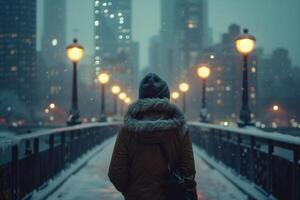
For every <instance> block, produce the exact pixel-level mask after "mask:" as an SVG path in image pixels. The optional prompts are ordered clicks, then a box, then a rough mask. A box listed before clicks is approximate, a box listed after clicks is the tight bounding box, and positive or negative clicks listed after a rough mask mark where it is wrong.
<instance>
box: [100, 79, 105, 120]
mask: <svg viewBox="0 0 300 200" xmlns="http://www.w3.org/2000/svg"><path fill="white" fill-rule="evenodd" d="M100 89H101V110H100V121H105V84H102V83H101V84H100Z"/></svg>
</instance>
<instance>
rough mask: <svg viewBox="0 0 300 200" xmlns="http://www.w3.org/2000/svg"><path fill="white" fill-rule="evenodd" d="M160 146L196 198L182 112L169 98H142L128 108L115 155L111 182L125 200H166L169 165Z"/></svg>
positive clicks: (193, 172)
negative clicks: (166, 175)
mask: <svg viewBox="0 0 300 200" xmlns="http://www.w3.org/2000/svg"><path fill="white" fill-rule="evenodd" d="M160 143H162V144H163V145H164V146H165V149H166V151H167V153H168V155H169V156H170V158H171V160H172V161H173V163H174V165H175V166H177V168H178V169H179V171H180V172H181V173H182V175H184V176H185V177H187V178H188V180H189V184H188V186H187V187H188V188H187V190H188V191H189V192H190V193H192V196H194V197H195V199H197V197H196V196H197V194H196V182H195V180H194V178H195V173H196V172H195V164H194V157H193V150H192V143H191V140H190V137H189V134H188V132H187V126H186V123H185V119H184V116H183V114H182V112H181V111H180V110H179V109H178V108H177V107H176V106H175V105H173V104H171V103H170V102H169V100H168V99H158V98H155V99H150V98H148V99H141V100H138V101H137V102H135V103H134V104H132V105H131V106H130V107H129V109H128V111H127V113H126V115H125V117H124V125H123V127H122V128H121V129H120V131H119V133H118V136H117V140H116V143H115V147H114V150H113V154H112V159H111V163H110V167H109V173H108V176H109V178H110V180H111V182H112V183H113V184H114V186H115V187H116V188H117V190H119V191H120V192H121V193H122V194H123V195H124V197H125V199H126V200H165V199H166V196H165V192H166V191H165V186H166V185H165V181H166V179H165V174H166V173H167V162H166V160H165V159H164V157H163V154H162V153H161V150H160V146H159V145H160Z"/></svg>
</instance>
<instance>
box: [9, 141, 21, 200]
mask: <svg viewBox="0 0 300 200" xmlns="http://www.w3.org/2000/svg"><path fill="white" fill-rule="evenodd" d="M12 172H13V173H12V190H11V192H12V194H11V196H12V200H18V199H19V194H20V187H19V186H20V171H19V147H18V145H17V144H16V145H13V146H12Z"/></svg>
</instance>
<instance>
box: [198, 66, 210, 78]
mask: <svg viewBox="0 0 300 200" xmlns="http://www.w3.org/2000/svg"><path fill="white" fill-rule="evenodd" d="M197 73H198V76H199V77H200V78H201V79H207V78H208V77H209V76H210V69H209V68H208V67H206V66H201V67H199V68H198V70H197Z"/></svg>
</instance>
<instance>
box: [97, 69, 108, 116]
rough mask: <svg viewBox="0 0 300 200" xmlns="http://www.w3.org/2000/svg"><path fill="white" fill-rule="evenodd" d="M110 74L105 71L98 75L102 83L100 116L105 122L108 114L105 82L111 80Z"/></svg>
mask: <svg viewBox="0 0 300 200" xmlns="http://www.w3.org/2000/svg"><path fill="white" fill-rule="evenodd" d="M109 79H110V75H109V74H108V73H107V72H105V71H103V72H101V73H100V74H99V75H98V81H99V83H100V90H101V91H100V93H101V97H100V99H101V105H100V116H99V122H105V121H106V120H107V119H106V114H105V84H107V83H108V82H109Z"/></svg>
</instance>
